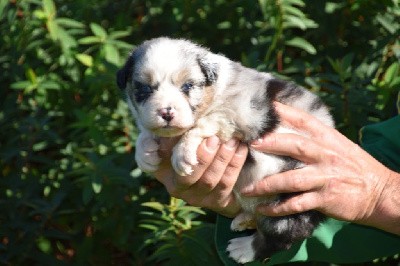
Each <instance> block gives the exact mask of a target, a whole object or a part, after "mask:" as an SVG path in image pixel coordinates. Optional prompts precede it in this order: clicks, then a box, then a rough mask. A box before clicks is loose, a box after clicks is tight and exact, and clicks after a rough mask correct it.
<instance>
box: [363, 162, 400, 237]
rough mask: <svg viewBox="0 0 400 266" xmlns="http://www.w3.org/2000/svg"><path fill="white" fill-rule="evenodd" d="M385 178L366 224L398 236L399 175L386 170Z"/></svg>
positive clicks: (399, 212) (399, 213) (399, 208)
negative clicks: (385, 180)
mask: <svg viewBox="0 0 400 266" xmlns="http://www.w3.org/2000/svg"><path fill="white" fill-rule="evenodd" d="M385 176H386V177H387V182H386V183H385V185H384V187H383V189H382V192H381V194H380V197H379V200H378V202H377V204H376V206H375V208H374V211H373V213H372V214H371V216H370V219H369V220H370V221H369V222H368V224H369V225H371V226H374V227H376V228H379V229H382V230H384V231H387V232H390V233H394V234H397V235H400V173H396V172H394V171H391V170H388V171H387V172H386V174H385Z"/></svg>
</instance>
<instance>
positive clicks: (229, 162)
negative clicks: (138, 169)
mask: <svg viewBox="0 0 400 266" xmlns="http://www.w3.org/2000/svg"><path fill="white" fill-rule="evenodd" d="M177 141H178V139H171V138H162V139H161V140H160V149H159V150H160V152H159V153H160V154H159V155H160V157H161V158H162V162H161V164H160V166H159V169H158V170H157V171H156V172H155V173H154V175H155V177H156V178H157V179H158V180H159V181H160V182H161V183H162V184H163V185H164V186H165V187H166V189H167V191H168V192H169V194H170V195H171V196H173V197H176V198H180V199H183V200H185V201H186V202H188V203H189V204H191V205H193V206H198V207H204V208H207V209H210V210H213V211H215V212H218V213H220V214H222V215H224V216H228V217H234V216H235V215H236V214H237V213H238V212H239V211H240V206H239V204H238V203H237V202H236V200H235V197H234V195H233V193H232V189H233V186H234V185H235V183H236V179H237V177H238V175H239V172H240V170H241V168H242V166H243V164H244V162H245V160H246V156H247V146H246V145H244V144H240V143H239V141H237V140H235V139H233V140H230V141H228V142H227V143H221V142H220V140H219V139H218V138H217V137H215V136H214V137H210V138H208V139H206V140H204V141H203V142H202V143H201V145H200V146H199V148H198V150H197V158H198V161H199V163H198V164H197V165H196V166H194V168H193V172H192V174H190V175H188V176H179V175H177V174H176V173H175V172H174V170H173V168H172V166H171V161H170V158H171V150H172V147H173V146H174V145H175V144H176V143H177Z"/></svg>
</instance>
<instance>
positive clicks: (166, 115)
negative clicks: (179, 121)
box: [158, 107, 175, 122]
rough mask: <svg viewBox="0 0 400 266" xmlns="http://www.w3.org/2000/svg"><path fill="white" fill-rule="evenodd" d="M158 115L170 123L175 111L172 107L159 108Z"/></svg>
mask: <svg viewBox="0 0 400 266" xmlns="http://www.w3.org/2000/svg"><path fill="white" fill-rule="evenodd" d="M158 115H159V116H161V117H162V119H164V120H165V121H167V122H171V121H172V119H174V116H175V110H174V109H173V108H172V107H166V108H161V109H159V110H158Z"/></svg>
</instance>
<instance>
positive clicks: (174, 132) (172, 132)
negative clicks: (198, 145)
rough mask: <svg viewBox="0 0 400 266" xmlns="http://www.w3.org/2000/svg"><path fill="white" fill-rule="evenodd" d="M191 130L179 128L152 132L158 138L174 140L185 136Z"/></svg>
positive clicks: (158, 129)
mask: <svg viewBox="0 0 400 266" xmlns="http://www.w3.org/2000/svg"><path fill="white" fill-rule="evenodd" d="M189 129H190V128H178V127H163V128H156V129H153V130H152V132H153V133H154V134H155V135H156V136H158V137H164V138H172V137H178V136H181V135H183V134H184V133H185V132H186V131H188V130H189Z"/></svg>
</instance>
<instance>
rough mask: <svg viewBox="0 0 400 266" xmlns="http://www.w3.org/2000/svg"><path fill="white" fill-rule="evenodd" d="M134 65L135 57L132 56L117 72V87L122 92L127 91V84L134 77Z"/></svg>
mask: <svg viewBox="0 0 400 266" xmlns="http://www.w3.org/2000/svg"><path fill="white" fill-rule="evenodd" d="M133 63H134V59H133V55H130V56H129V58H128V60H127V61H126V63H125V65H124V67H123V68H121V69H120V70H118V72H117V85H118V88H120V89H121V90H124V89H125V87H126V83H127V82H128V80H129V77H130V76H131V75H132V71H133Z"/></svg>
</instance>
